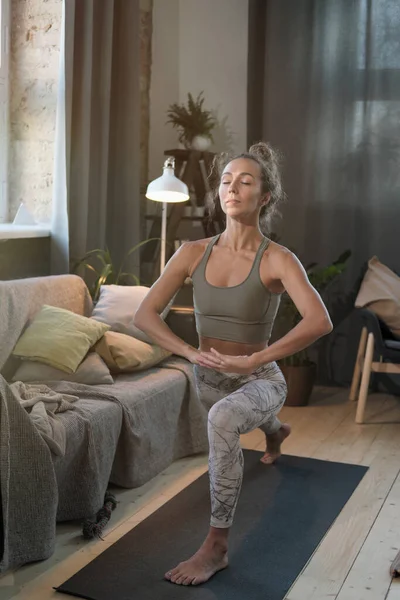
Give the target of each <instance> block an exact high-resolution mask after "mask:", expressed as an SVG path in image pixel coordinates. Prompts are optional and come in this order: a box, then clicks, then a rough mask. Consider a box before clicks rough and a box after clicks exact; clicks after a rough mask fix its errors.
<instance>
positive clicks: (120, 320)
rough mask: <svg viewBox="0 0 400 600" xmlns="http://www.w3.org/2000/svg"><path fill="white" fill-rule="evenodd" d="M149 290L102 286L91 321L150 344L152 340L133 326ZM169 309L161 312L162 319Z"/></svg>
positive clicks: (146, 288) (135, 287)
mask: <svg viewBox="0 0 400 600" xmlns="http://www.w3.org/2000/svg"><path fill="white" fill-rule="evenodd" d="M149 289H150V288H148V287H145V286H142V285H132V286H124V285H102V286H101V288H100V298H99V300H98V302H97V304H96V306H95V307H94V309H93V314H92V317H93V319H96V320H97V321H100V322H101V323H107V325H110V328H111V330H112V331H116V332H118V333H124V334H125V335H131V336H132V337H135V338H137V339H138V340H142V342H147V343H148V344H151V343H152V340H151V339H150V338H149V336H148V335H146V334H145V333H144V332H143V331H141V330H140V329H138V328H137V327H135V325H134V324H133V319H134V317H135V314H136V311H137V309H138V308H139V304H140V303H141V301H142V300H143V298H144V297H145V296H146V294H147V292H148V291H149ZM169 308H170V306H169V305H168V306H167V307H166V308H165V310H164V311H163V312H162V314H161V316H162V318H163V319H165V317H166V316H167V314H168V311H169Z"/></svg>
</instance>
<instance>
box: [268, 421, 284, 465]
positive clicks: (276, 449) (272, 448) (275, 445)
mask: <svg viewBox="0 0 400 600" xmlns="http://www.w3.org/2000/svg"><path fill="white" fill-rule="evenodd" d="M290 432H291V428H290V425H289V424H288V423H283V424H282V426H281V428H280V429H279V431H277V432H276V433H273V434H272V435H267V436H265V437H266V438H267V450H266V452H265V454H264V456H263V457H262V458H261V459H260V460H261V462H263V463H264V464H265V465H272V463H274V462H275V461H276V459H277V458H279V457H280V455H281V444H282V442H283V440H284V439H286V438H287V437H288V435H290Z"/></svg>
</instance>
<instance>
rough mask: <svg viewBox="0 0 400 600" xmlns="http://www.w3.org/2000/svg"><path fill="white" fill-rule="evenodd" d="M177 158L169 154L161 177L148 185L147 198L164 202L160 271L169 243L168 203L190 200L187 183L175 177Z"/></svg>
mask: <svg viewBox="0 0 400 600" xmlns="http://www.w3.org/2000/svg"><path fill="white" fill-rule="evenodd" d="M174 168H175V159H174V157H173V156H169V157H168V158H167V159H166V161H165V163H164V167H163V174H162V175H161V177H158V178H157V179H154V180H153V181H151V182H150V183H149V185H148V186H147V191H146V198H148V199H149V200H155V201H156V202H162V216H161V252H160V257H161V258H160V273H162V272H163V270H164V267H165V249H166V243H167V204H168V203H169V202H186V201H187V200H189V189H188V186H187V185H186V183H183V181H181V180H180V179H178V178H177V177H175V174H174Z"/></svg>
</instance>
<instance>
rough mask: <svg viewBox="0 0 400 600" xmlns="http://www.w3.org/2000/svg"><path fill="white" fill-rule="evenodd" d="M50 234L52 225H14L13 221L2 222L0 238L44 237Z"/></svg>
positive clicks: (0, 224)
mask: <svg viewBox="0 0 400 600" xmlns="http://www.w3.org/2000/svg"><path fill="white" fill-rule="evenodd" d="M49 236H50V226H48V225H13V223H0V240H15V239H18V238H42V237H49Z"/></svg>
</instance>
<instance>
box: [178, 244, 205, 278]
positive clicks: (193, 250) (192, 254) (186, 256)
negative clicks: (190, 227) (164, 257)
mask: <svg viewBox="0 0 400 600" xmlns="http://www.w3.org/2000/svg"><path fill="white" fill-rule="evenodd" d="M211 240H212V238H203V239H201V240H192V241H188V242H184V243H183V244H182V246H180V247H179V249H178V251H177V252H176V253H175V254H174V257H175V259H176V260H178V261H180V262H182V263H183V264H185V266H186V267H187V270H188V274H189V276H190V275H191V274H192V273H193V271H194V270H195V269H196V267H197V265H198V264H199V262H200V261H201V259H202V257H203V255H204V252H205V251H206V248H207V246H208V244H209V243H210V241H211Z"/></svg>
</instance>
